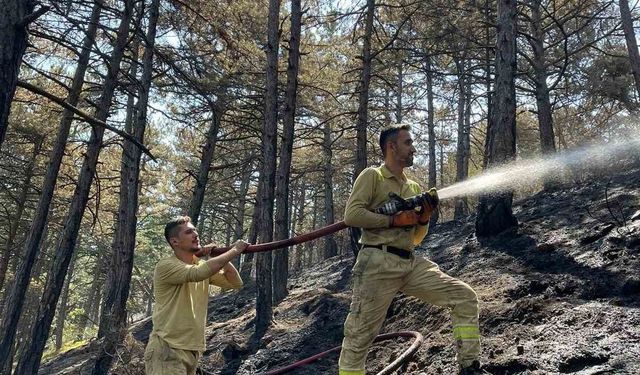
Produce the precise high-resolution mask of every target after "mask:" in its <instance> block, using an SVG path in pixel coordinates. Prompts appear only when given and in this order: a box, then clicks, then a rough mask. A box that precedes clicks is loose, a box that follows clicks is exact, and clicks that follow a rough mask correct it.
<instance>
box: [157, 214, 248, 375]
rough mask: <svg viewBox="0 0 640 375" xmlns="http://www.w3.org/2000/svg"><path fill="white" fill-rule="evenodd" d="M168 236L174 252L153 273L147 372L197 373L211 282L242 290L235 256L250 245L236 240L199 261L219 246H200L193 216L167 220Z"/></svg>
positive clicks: (181, 374) (166, 236)
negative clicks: (152, 300)
mask: <svg viewBox="0 0 640 375" xmlns="http://www.w3.org/2000/svg"><path fill="white" fill-rule="evenodd" d="M164 236H165V239H166V240H167V242H168V243H169V245H170V246H171V248H172V249H173V253H174V255H172V256H170V257H168V258H164V259H161V260H160V261H159V262H158V264H157V265H156V268H155V271H154V274H153V294H154V297H155V305H154V308H153V317H152V320H153V330H152V332H151V335H150V336H149V343H148V344H147V348H146V350H145V353H144V359H145V372H146V374H147V375H160V374H162V375H185V374H187V375H195V373H196V368H197V365H198V360H199V358H200V355H201V354H202V352H204V350H205V337H204V328H205V324H206V319H207V304H208V301H209V285H217V286H220V287H222V288H226V289H239V288H240V287H242V279H241V278H240V275H239V274H238V271H237V270H236V268H235V267H234V266H233V264H231V263H230V261H231V260H232V259H233V258H235V257H237V256H239V255H240V254H241V253H242V252H243V251H244V250H245V249H246V248H247V246H248V245H249V244H248V243H246V242H244V241H238V242H236V243H235V244H234V245H233V247H232V248H231V249H230V250H229V251H227V252H225V253H224V254H222V255H219V256H217V257H214V258H211V259H209V260H206V261H204V260H199V259H198V258H197V257H196V254H198V255H200V256H204V255H208V254H209V253H210V252H211V250H212V248H214V247H215V246H213V245H207V246H205V247H201V246H200V239H199V237H198V232H197V231H196V228H195V227H194V226H193V224H192V223H191V219H190V218H189V217H188V216H180V217H177V218H175V219H174V220H172V221H170V222H169V223H167V225H166V226H165V229H164Z"/></svg>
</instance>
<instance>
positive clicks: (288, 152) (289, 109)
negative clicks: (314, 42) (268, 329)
mask: <svg viewBox="0 0 640 375" xmlns="http://www.w3.org/2000/svg"><path fill="white" fill-rule="evenodd" d="M301 28H302V8H301V5H300V0H291V37H290V39H289V62H288V66H287V89H286V94H285V105H284V113H283V121H284V125H283V132H282V133H283V134H282V145H281V147H280V164H279V165H278V174H277V176H276V191H275V198H276V222H275V237H276V240H281V239H285V238H289V232H290V225H289V182H290V180H291V159H292V152H293V135H294V130H295V119H296V101H297V92H298V71H299V66H300V34H301ZM288 277H289V248H285V249H280V250H278V251H276V252H275V253H274V259H273V302H274V303H276V304H277V303H279V302H280V301H282V300H283V299H284V298H285V297H286V296H287V293H288V291H287V279H288Z"/></svg>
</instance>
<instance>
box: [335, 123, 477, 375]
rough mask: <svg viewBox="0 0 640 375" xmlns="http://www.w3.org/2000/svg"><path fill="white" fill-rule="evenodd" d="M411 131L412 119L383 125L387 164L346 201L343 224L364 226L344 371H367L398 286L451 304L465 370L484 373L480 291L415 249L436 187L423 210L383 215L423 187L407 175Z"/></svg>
mask: <svg viewBox="0 0 640 375" xmlns="http://www.w3.org/2000/svg"><path fill="white" fill-rule="evenodd" d="M410 130H411V128H410V127H409V126H408V125H395V126H392V127H389V128H386V129H384V130H383V131H382V132H381V134H380V148H381V149H382V154H383V156H384V163H383V165H381V166H380V167H372V168H367V169H365V170H364V171H362V173H361V174H360V175H359V176H358V178H357V179H356V182H355V183H354V185H353V190H352V192H351V196H350V197H349V200H348V202H347V206H346V210H345V223H346V224H347V225H348V226H354V227H359V228H362V237H361V239H360V245H361V250H360V251H359V252H358V257H357V260H356V264H355V265H354V267H353V298H352V301H351V306H350V310H349V315H348V316H347V319H346V321H345V324H344V340H343V343H342V351H341V353H340V360H339V373H340V375H362V374H364V373H365V360H366V357H367V351H368V350H369V347H370V345H371V343H372V342H373V340H374V338H375V337H376V335H377V334H378V332H379V331H380V328H381V327H382V323H383V322H384V318H385V315H386V312H387V309H388V307H389V305H390V304H391V301H392V300H393V297H394V296H395V294H396V293H397V292H398V291H401V292H403V293H405V294H407V295H410V296H414V297H417V298H419V299H420V300H422V301H424V302H428V303H431V304H434V305H437V306H447V307H450V308H451V309H452V310H451V317H452V320H453V332H454V337H455V339H456V344H457V349H458V353H457V357H456V359H457V361H458V363H459V364H460V373H461V374H464V375H470V374H480V373H481V370H480V363H479V361H478V355H479V353H480V331H479V328H478V296H477V295H476V293H475V292H474V290H473V289H472V288H471V287H470V286H469V285H467V284H465V283H464V282H462V281H460V280H457V279H455V278H453V277H451V276H448V275H446V274H445V273H443V272H442V271H440V269H439V267H438V265H437V264H435V263H433V262H431V261H429V260H427V259H424V258H422V257H417V256H415V254H414V253H413V249H414V247H415V246H416V245H418V244H420V242H422V240H423V239H424V237H425V235H426V234H427V230H428V224H429V218H430V217H431V212H432V211H433V210H434V209H435V207H436V206H437V204H438V195H437V193H436V191H435V189H431V190H429V192H427V194H424V195H422V196H421V197H422V198H421V199H419V200H420V207H419V208H420V210H419V211H416V210H415V209H413V208H409V209H405V210H403V211H400V212H398V213H396V214H394V215H391V216H388V215H385V214H384V213H386V211H389V213H391V212H395V207H397V206H402V205H403V204H405V203H404V202H403V198H404V199H406V198H410V197H414V196H416V195H419V194H420V193H421V192H420V187H419V186H418V184H417V183H416V182H414V181H411V180H409V179H408V178H407V177H406V176H405V174H404V168H406V167H410V166H412V165H413V155H414V154H415V152H416V149H415V147H414V146H413V138H412V137H411V133H410ZM390 194H391V196H392V199H391V200H390V199H389V196H390ZM415 199H416V198H414V199H412V200H415ZM410 203H411V202H410ZM413 203H415V202H413ZM392 205H393V206H394V207H391V206H392ZM412 206H413V204H409V206H408V207H412ZM408 207H406V208H408Z"/></svg>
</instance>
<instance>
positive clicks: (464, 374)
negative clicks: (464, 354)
mask: <svg viewBox="0 0 640 375" xmlns="http://www.w3.org/2000/svg"><path fill="white" fill-rule="evenodd" d="M481 367H482V366H480V361H478V360H475V361H473V362H472V363H471V365H469V366H467V367H462V368H460V375H482V374H485V372H483V371H482V369H481Z"/></svg>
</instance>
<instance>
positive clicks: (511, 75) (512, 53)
mask: <svg viewBox="0 0 640 375" xmlns="http://www.w3.org/2000/svg"><path fill="white" fill-rule="evenodd" d="M516 14H517V12H516V0H499V1H498V35H497V42H496V86H495V90H496V97H495V110H494V121H493V124H492V127H491V129H490V131H489V133H488V134H487V142H488V146H487V150H488V151H489V154H488V159H487V161H488V163H487V166H488V167H489V168H491V167H494V166H498V165H500V164H503V163H506V162H508V161H510V160H513V158H514V157H515V154H516V101H515V100H516V92H515V91H516V90H515V74H516ZM512 202H513V192H506V193H500V194H496V195H484V196H481V197H480V203H479V205H478V215H477V218H476V235H477V236H478V237H480V236H491V235H495V234H498V233H500V232H502V231H504V230H506V229H508V228H511V227H514V226H517V225H518V220H517V219H516V218H515V216H513V212H512V208H511V205H512Z"/></svg>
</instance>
